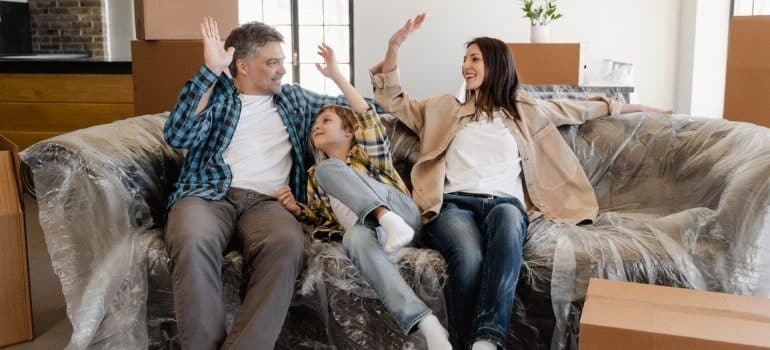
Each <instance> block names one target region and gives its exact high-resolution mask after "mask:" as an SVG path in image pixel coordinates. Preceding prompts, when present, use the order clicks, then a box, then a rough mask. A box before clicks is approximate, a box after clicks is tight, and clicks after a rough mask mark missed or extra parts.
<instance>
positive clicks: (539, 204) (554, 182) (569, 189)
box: [370, 66, 622, 224]
mask: <svg viewBox="0 0 770 350" xmlns="http://www.w3.org/2000/svg"><path fill="white" fill-rule="evenodd" d="M379 69H380V66H375V67H373V68H372V69H371V71H370V74H371V78H372V86H373V87H374V95H375V99H376V100H377V103H379V104H380V105H381V106H382V107H383V108H384V109H385V110H387V111H389V112H390V113H392V114H393V116H395V117H396V118H398V119H399V120H400V121H401V122H402V123H404V124H405V125H406V126H407V127H409V128H410V129H411V130H412V131H414V132H415V133H416V134H417V135H419V137H420V152H419V156H418V158H417V162H415V164H414V167H413V168H412V174H411V175H412V185H413V191H412V195H413V197H414V201H415V203H416V204H417V207H418V208H419V209H420V212H421V213H422V219H423V222H426V223H427V222H429V221H431V220H433V219H434V218H435V217H436V216H437V214H438V212H439V211H440V210H441V204H442V200H443V193H444V178H445V177H446V161H445V158H444V157H445V154H446V150H447V147H449V144H450V143H451V142H452V140H453V139H454V137H455V135H457V133H458V132H459V131H460V130H462V128H463V127H464V126H465V124H466V123H467V122H468V121H469V120H470V119H471V118H463V117H465V116H469V115H473V113H474V112H475V109H476V106H475V104H474V102H473V101H469V102H467V103H464V104H463V103H460V101H458V100H457V99H456V98H455V97H454V96H452V95H440V96H436V97H433V98H430V99H427V100H422V101H416V100H412V99H410V98H409V96H408V95H407V94H406V93H405V92H403V91H402V89H401V84H400V82H399V73H398V70H394V71H392V72H388V73H382V72H380V71H379ZM621 107H622V103H621V102H620V100H618V99H605V98H600V97H597V98H591V99H589V100H586V101H567V100H564V101H561V100H549V101H544V100H539V99H536V98H533V97H531V96H529V95H528V94H525V93H519V94H518V98H517V109H518V113H519V115H520V116H521V118H506V121H505V123H506V125H507V126H508V128H509V130H511V132H512V134H513V135H514V138H515V139H516V143H517V144H518V146H519V153H520V156H521V163H522V164H521V167H522V175H523V179H524V182H523V184H524V188H525V191H524V192H525V197H526V200H527V207H528V208H529V210H528V211H529V213H528V214H529V217H530V220H534V219H536V218H539V217H545V218H548V219H552V220H556V221H560V222H565V223H570V224H577V223H580V222H582V221H585V220H594V219H595V218H596V216H597V214H598V212H599V205H598V204H597V202H596V195H595V194H594V190H593V187H591V184H590V183H589V181H588V178H587V177H586V174H585V172H584V171H583V168H582V167H581V165H580V162H579V161H578V159H577V157H576V156H575V154H574V153H573V152H572V150H571V149H570V148H569V146H568V145H567V143H566V142H565V141H564V139H563V138H562V137H561V135H560V134H559V131H558V130H557V129H556V127H557V126H559V125H565V124H582V123H584V122H585V121H587V120H590V119H593V118H597V117H601V116H606V115H610V114H611V115H616V114H619V113H620V109H621Z"/></svg>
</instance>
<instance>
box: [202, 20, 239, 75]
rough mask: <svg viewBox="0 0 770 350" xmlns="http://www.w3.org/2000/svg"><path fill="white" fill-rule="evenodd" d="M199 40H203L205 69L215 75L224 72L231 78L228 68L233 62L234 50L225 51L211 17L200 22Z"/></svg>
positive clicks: (215, 24)
mask: <svg viewBox="0 0 770 350" xmlns="http://www.w3.org/2000/svg"><path fill="white" fill-rule="evenodd" d="M201 38H202V39H203V63H204V64H205V65H206V67H208V68H209V69H210V70H211V71H212V72H214V73H215V74H216V75H219V74H221V73H222V72H224V73H225V74H226V75H227V76H228V77H231V78H232V75H230V69H229V68H228V67H229V66H230V63H231V62H232V61H233V54H234V53H235V48H234V47H230V48H228V49H227V50H225V43H224V41H222V39H220V37H219V26H218V25H217V21H215V20H214V19H213V18H211V17H204V18H203V19H202V20H201Z"/></svg>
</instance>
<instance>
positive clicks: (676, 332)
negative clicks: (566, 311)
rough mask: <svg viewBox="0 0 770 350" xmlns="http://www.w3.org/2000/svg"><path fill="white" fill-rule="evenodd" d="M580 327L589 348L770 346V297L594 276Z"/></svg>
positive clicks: (763, 347) (739, 347)
mask: <svg viewBox="0 0 770 350" xmlns="http://www.w3.org/2000/svg"><path fill="white" fill-rule="evenodd" d="M580 330H581V348H586V349H591V348H594V347H597V346H599V347H601V346H605V345H607V344H613V343H616V342H617V341H620V340H621V339H628V340H631V339H634V340H633V343H637V344H648V345H650V344H652V347H632V348H628V347H625V346H624V348H626V349H642V348H644V349H664V348H665V349H696V348H698V349H704V348H705V349H770V337H768V336H767V334H770V300H769V299H763V298H755V297H746V296H737V295H729V294H724V293H714V292H705V291H696V290H689V289H682V288H672V287H663V286H654V285H645V284H637V283H628V282H619V281H608V280H601V279H591V281H590V282H589V287H588V293H587V294H586V302H585V305H584V308H583V314H582V316H581V319H580ZM715 330H718V331H715ZM584 340H585V342H584ZM624 343H625V342H624ZM584 345H585V347H584Z"/></svg>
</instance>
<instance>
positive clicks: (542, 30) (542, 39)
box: [529, 25, 550, 43]
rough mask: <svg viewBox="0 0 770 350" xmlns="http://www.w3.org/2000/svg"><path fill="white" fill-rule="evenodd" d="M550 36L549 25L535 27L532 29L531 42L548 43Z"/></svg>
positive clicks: (530, 33) (530, 32)
mask: <svg viewBox="0 0 770 350" xmlns="http://www.w3.org/2000/svg"><path fill="white" fill-rule="evenodd" d="M549 36H550V32H549V30H548V26H547V25H544V26H541V25H534V26H532V27H531V28H530V31H529V41H530V42H531V43H547V42H548V40H549Z"/></svg>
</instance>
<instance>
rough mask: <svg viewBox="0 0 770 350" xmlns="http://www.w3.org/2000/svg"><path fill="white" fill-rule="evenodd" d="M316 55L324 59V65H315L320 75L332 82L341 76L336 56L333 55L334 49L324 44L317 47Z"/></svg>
mask: <svg viewBox="0 0 770 350" xmlns="http://www.w3.org/2000/svg"><path fill="white" fill-rule="evenodd" d="M318 55H319V56H321V57H322V58H323V59H324V65H321V64H320V63H316V64H315V66H316V68H318V71H319V72H321V74H323V75H324V76H325V77H327V78H331V79H332V80H333V79H335V78H339V77H341V76H342V73H341V72H340V67H339V65H338V64H337V56H336V55H335V54H334V49H332V48H331V46H329V45H326V43H321V45H318Z"/></svg>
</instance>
